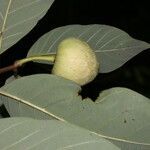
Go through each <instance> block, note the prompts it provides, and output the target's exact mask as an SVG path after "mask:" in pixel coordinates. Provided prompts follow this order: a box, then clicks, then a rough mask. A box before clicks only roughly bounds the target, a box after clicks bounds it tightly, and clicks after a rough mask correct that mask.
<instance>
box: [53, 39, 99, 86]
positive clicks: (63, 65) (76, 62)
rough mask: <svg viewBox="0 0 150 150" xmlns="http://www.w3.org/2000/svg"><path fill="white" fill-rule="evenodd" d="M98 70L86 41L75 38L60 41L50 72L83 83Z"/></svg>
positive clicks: (88, 80)
mask: <svg viewBox="0 0 150 150" xmlns="http://www.w3.org/2000/svg"><path fill="white" fill-rule="evenodd" d="M98 70H99V63H98V61H97V59H96V55H95V52H94V51H93V50H92V49H91V48H90V46H89V45H88V44H87V43H86V42H83V41H81V40H79V39H77V38H68V39H65V40H63V41H62V42H60V44H59V45H58V50H57V55H56V58H55V63H54V67H53V69H52V74H55V75H58V76H62V77H64V78H66V79H69V80H72V81H74V82H76V83H78V84H79V85H85V84H87V83H89V82H91V81H92V80H93V79H94V78H95V77H96V75H97V74H98Z"/></svg>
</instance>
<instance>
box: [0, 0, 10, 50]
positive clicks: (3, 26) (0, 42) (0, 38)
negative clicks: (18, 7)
mask: <svg viewBox="0 0 150 150" xmlns="http://www.w3.org/2000/svg"><path fill="white" fill-rule="evenodd" d="M11 3H12V0H9V2H8V7H7V9H6V14H5V17H4V22H3V25H2V30H1V35H0V48H2V40H3V32H4V30H5V27H6V22H7V17H8V14H9V10H10V6H11Z"/></svg>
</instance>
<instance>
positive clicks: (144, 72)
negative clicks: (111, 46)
mask: <svg viewBox="0 0 150 150" xmlns="http://www.w3.org/2000/svg"><path fill="white" fill-rule="evenodd" d="M103 1H104V2H102V0H55V2H54V4H53V5H52V7H51V8H50V10H49V11H48V13H47V14H46V16H45V17H44V18H43V19H42V20H41V21H40V22H39V23H38V24H37V25H36V27H35V28H34V29H33V30H32V31H31V32H30V33H29V34H28V35H27V36H26V37H24V38H23V39H22V40H20V41H19V42H18V43H17V44H16V45H14V46H13V47H11V48H10V49H9V50H8V51H6V52H5V53H3V54H2V55H1V56H0V68H2V67H5V66H7V65H10V64H13V62H14V61H15V60H17V59H21V58H24V57H25V56H26V54H27V52H28V50H29V48H30V47H31V46H32V45H33V44H34V43H35V42H36V41H37V39H38V38H39V37H40V36H42V35H43V34H44V33H46V32H48V31H50V30H52V29H54V28H56V27H59V26H63V25H68V24H107V25H112V26H115V27H117V28H120V29H122V30H124V31H126V32H127V33H129V34H130V35H131V36H132V37H134V38H136V39H139V40H143V41H146V42H150V21H149V20H150V9H149V4H148V2H147V3H146V2H144V1H133V0H131V1H125V0H120V1H111V0H103ZM149 66H150V50H146V51H143V52H142V53H140V54H139V55H137V56H136V57H134V58H133V59H131V60H130V61H128V62H127V63H126V64H125V65H124V66H122V67H121V68H119V69H117V70H115V71H113V72H111V73H107V74H99V75H98V76H97V78H96V79H95V80H94V81H93V82H91V83H89V84H88V85H85V86H84V87H82V92H81V95H82V96H83V98H85V97H90V98H92V99H93V100H95V99H96V97H97V96H98V95H99V92H100V91H102V90H104V89H108V88H111V87H118V86H119V87H127V88H130V89H132V90H135V91H137V92H139V93H141V94H143V95H145V96H147V97H150V67H149ZM49 68H51V66H47V65H40V64H38V63H28V64H26V65H25V66H23V67H22V68H20V69H19V72H18V74H20V75H22V76H23V75H29V74H35V73H49ZM11 75H13V72H8V73H4V74H2V75H0V86H2V85H3V84H4V83H5V80H6V79H7V78H8V77H9V76H11Z"/></svg>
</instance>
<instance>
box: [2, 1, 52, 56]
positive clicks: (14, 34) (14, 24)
mask: <svg viewBox="0 0 150 150" xmlns="http://www.w3.org/2000/svg"><path fill="white" fill-rule="evenodd" d="M53 1H54V0H32V1H31V0H1V1H0V54H1V53H3V52H4V51H6V50H7V49H8V48H9V47H11V46H12V45H14V44H15V43H16V42H18V41H19V40H20V39H21V38H22V37H24V36H25V35H26V34H27V33H28V32H29V31H30V30H31V29H32V28H33V27H34V26H35V25H36V24H37V22H38V21H39V20H40V19H41V18H42V17H43V16H44V15H45V13H46V12H47V10H48V9H49V7H50V6H51V5H52V3H53Z"/></svg>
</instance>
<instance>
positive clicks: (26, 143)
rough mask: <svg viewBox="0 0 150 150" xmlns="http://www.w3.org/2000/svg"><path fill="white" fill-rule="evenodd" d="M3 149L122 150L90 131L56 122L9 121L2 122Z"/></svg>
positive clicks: (19, 119)
mask: <svg viewBox="0 0 150 150" xmlns="http://www.w3.org/2000/svg"><path fill="white" fill-rule="evenodd" d="M0 135H1V137H3V138H1V140H0V149H3V150H4V149H11V150H20V149H36V150H37V149H44V150H49V149H52V150H63V149H72V150H77V149H82V150H84V149H85V150H91V149H94V150H96V149H99V148H100V149H107V150H119V148H117V147H116V146H115V145H113V144H112V143H110V142H109V141H107V140H105V139H102V138H100V137H99V136H97V135H94V134H92V133H90V132H89V131H88V130H84V129H82V128H78V127H75V126H73V125H70V124H67V123H62V122H60V121H56V120H41V121H40V120H33V119H30V118H9V119H1V120H0Z"/></svg>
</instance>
